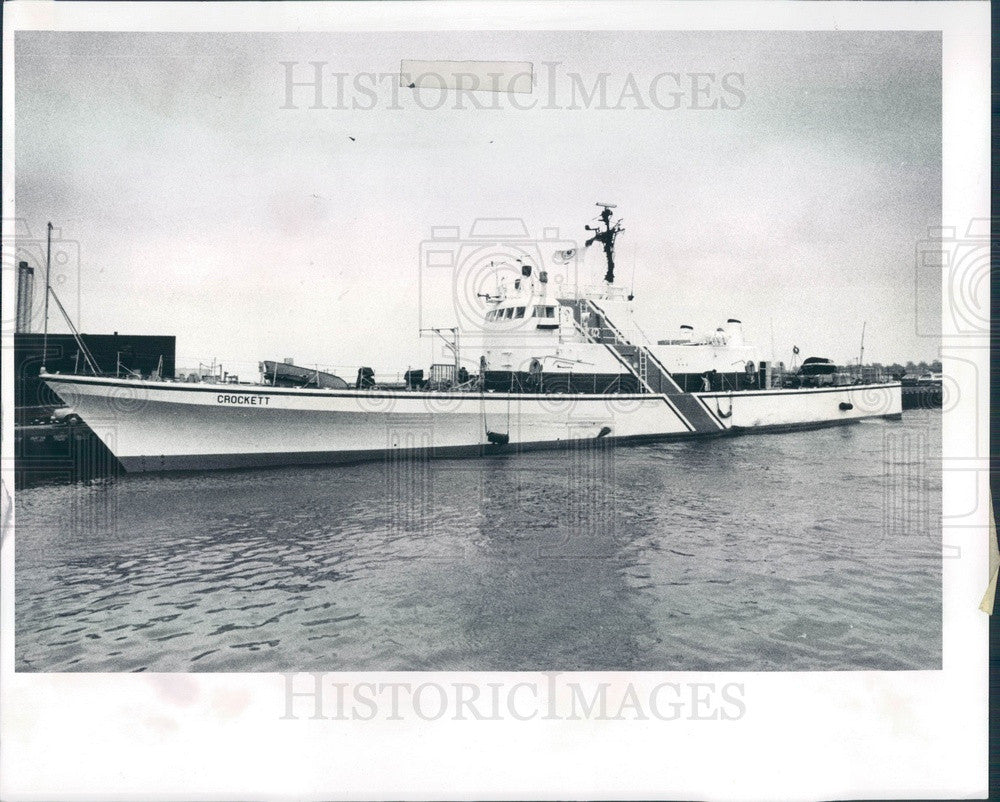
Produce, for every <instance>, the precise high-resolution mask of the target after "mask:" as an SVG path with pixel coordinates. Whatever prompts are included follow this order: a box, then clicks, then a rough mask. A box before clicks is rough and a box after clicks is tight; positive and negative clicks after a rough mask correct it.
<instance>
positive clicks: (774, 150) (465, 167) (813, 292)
mask: <svg viewBox="0 0 1000 802" xmlns="http://www.w3.org/2000/svg"><path fill="white" fill-rule="evenodd" d="M15 48H16V53H15V56H16V95H15V102H16V170H17V173H16V198H15V201H16V213H17V217H18V218H20V219H21V220H22V221H23V224H24V225H26V226H27V227H28V228H29V229H30V230H31V232H32V233H33V234H35V235H37V236H39V237H41V236H44V227H45V223H46V221H48V220H51V221H52V222H53V224H54V225H55V227H56V228H57V229H59V230H60V233H61V236H62V237H63V238H65V239H67V240H72V241H74V242H75V243H78V247H79V272H80V275H81V277H82V281H81V284H82V287H81V291H80V295H81V299H80V305H79V310H78V307H77V289H76V263H75V259H76V257H75V256H73V257H71V259H70V263H69V265H68V266H67V267H66V268H63V267H61V266H59V267H56V268H54V272H58V271H64V272H67V275H68V278H67V279H66V280H64V281H63V283H61V284H59V285H58V286H59V292H60V295H61V297H62V299H63V302H64V304H65V305H66V307H67V308H68V310H69V311H70V313H71V315H73V316H74V317H76V315H77V313H78V311H79V314H80V317H81V320H82V326H83V329H84V330H85V331H87V332H93V333H104V332H111V331H114V330H117V331H119V332H122V333H133V334H139V333H145V334H176V335H177V349H178V364H179V365H183V366H188V365H192V366H193V365H195V364H196V363H197V362H198V361H199V360H201V361H208V360H211V359H212V357H216V358H219V359H221V360H222V361H223V362H224V364H225V365H227V366H228V368H230V369H232V370H234V371H236V372H239V373H241V374H243V377H244V378H252V375H251V374H253V373H254V366H255V365H256V363H257V361H258V360H260V359H270V358H282V357H294V358H296V361H297V362H299V363H300V364H314V363H319V364H322V365H333V366H357V365H359V364H367V365H372V366H374V367H375V368H376V371H377V372H379V373H384V372H390V371H395V370H397V369H399V370H402V369H405V367H406V366H407V365H410V364H413V365H420V366H424V367H426V364H428V363H429V362H430V360H431V353H432V352H431V348H432V346H431V344H430V341H429V340H426V339H424V340H420V339H418V328H419V326H420V325H421V322H422V324H423V325H440V326H450V325H453V324H454V322H455V320H456V313H455V304H454V303H453V300H452V298H451V294H450V291H449V290H448V289H447V286H448V285H447V282H445V283H442V282H441V281H440V276H439V274H434V276H436V277H437V278H435V277H434V276H431V277H429V276H428V274H427V271H426V270H424V271H423V273H424V275H423V278H424V284H423V290H424V292H423V294H422V295H421V291H420V290H421V284H420V282H421V257H420V253H421V250H420V248H421V242H422V241H423V240H426V239H427V238H428V237H429V236H430V235H431V227H432V226H458V227H461V228H462V230H463V232H467V231H468V229H469V227H470V226H471V225H472V223H473V221H474V220H476V219H477V218H483V217H493V218H495V217H503V218H508V217H509V218H521V219H523V220H524V222H525V225H526V226H527V228H528V230H529V231H530V233H531V234H532V235H537V236H541V235H542V233H543V230H544V229H546V228H549V229H551V228H558V229H559V234H560V237H561V238H563V239H565V240H566V241H575V240H580V239H582V238H583V236H584V235H585V232H584V231H583V225H584V224H585V223H587V222H589V221H590V219H591V218H592V216H593V215H594V214H595V212H596V211H597V209H596V207H595V206H594V203H595V201H607V202H614V203H617V204H618V211H619V212H620V213H621V216H622V217H623V218H624V220H625V226H626V229H627V230H626V232H625V234H623V235H622V237H621V239H620V240H619V246H620V248H619V251H620V253H619V265H620V267H619V278H620V280H621V282H622V283H624V284H631V283H632V275H633V263H634V265H635V267H634V275H635V279H634V284H635V291H636V296H637V298H636V301H637V313H638V316H639V319H640V321H641V322H642V323H643V324H644V328H645V329H646V330H647V331H648V332H649V333H650V334H651V335H654V336H664V335H667V334H668V333H670V332H672V331H673V330H675V329H676V328H677V326H678V325H680V324H681V323H685V322H686V323H691V324H694V325H695V326H696V327H698V328H712V329H714V328H715V326H716V325H718V324H719V323H721V322H723V321H725V319H726V318H728V317H738V318H741V319H742V320H743V321H744V324H745V331H746V335H747V337H748V338H750V339H752V340H753V341H754V342H756V343H757V344H758V345H759V346H760V348H761V357H762V358H767V357H769V356H771V351H772V345H771V343H772V328H773V341H774V356H775V357H776V358H778V359H785V360H786V361H787V360H788V359H789V358H790V350H791V347H792V345H793V344H795V345H798V346H799V347H800V348H801V349H802V351H803V356H804V355H807V354H816V355H823V356H829V357H832V358H834V359H837V360H839V361H846V360H847V359H850V358H856V356H857V351H858V345H859V340H860V334H861V326H862V322H863V321H867V335H866V352H865V353H866V360H873V361H882V362H889V361H893V360H901V361H906V360H907V359H914V360H918V361H919V360H931V359H934V358H936V357H937V356H938V348H939V346H938V343H937V341H936V340H934V339H929V338H926V337H920V336H918V335H917V323H916V320H915V317H916V312H915V308H916V305H917V298H918V297H919V298H920V299H922V300H921V303H925V302H926V299H927V298H928V297H929V298H932V299H933V298H935V297H939V294H938V291H937V285H938V284H939V278H937V277H935V276H933V275H923V276H919V275H917V274H916V271H915V265H914V251H915V247H916V245H917V243H918V242H919V241H920V240H922V239H924V238H926V236H927V231H928V227H931V226H936V225H940V220H941V69H940V62H941V51H940V39H939V37H938V35H937V34H935V33H855V32H847V33H754V32H750V33H743V32H738V33H695V34H685V33H646V32H628V33H579V32H576V33H573V32H570V33H566V32H560V33H503V34H496V33H488V34H477V33H467V32H448V33H440V34H437V33H431V34H426V33H421V34H382V33H375V34H324V35H319V34H308V35H297V34H273V35H272V34H141V33H128V34H104V33H79V34H66V33H25V32H19V33H18V34H17V38H16V42H15ZM402 59H453V60H474V59H500V60H509V61H527V62H532V63H533V64H534V65H535V70H536V77H537V78H538V86H537V87H536V90H535V93H534V94H533V95H530V96H529V95H521V96H518V97H517V98H516V102H517V103H518V104H519V105H527V104H530V103H531V102H532V100H534V102H535V107H534V108H533V109H531V110H522V109H519V108H515V107H514V106H513V105H512V101H511V100H509V99H506V98H504V99H502V100H500V101H499V102H498V105H499V106H500V108H485V109H476V108H472V107H471V104H470V103H469V102H468V100H466V101H465V102H464V103H463V104H462V105H463V108H455V106H456V101H455V98H454V97H453V96H450V97H447V98H445V101H444V105H443V106H442V107H441V108H433V107H434V106H436V105H438V104H439V101H440V99H441V95H440V93H439V92H437V91H436V90H412V89H399V88H396V89H394V88H393V86H392V83H393V82H394V81H393V80H390V79H388V78H385V79H383V80H382V81H381V82H380V83H379V84H378V86H377V88H376V89H375V90H373V91H370V92H362V91H361V90H355V89H354V88H353V87H352V85H351V84H352V82H353V80H354V77H355V76H357V75H358V74H359V73H373V74H376V75H377V74H396V73H398V71H399V65H400V61H401V60H402ZM289 61H290V62H297V64H296V66H295V67H294V69H295V72H294V75H295V77H296V79H297V80H306V79H309V78H311V77H312V70H313V68H312V67H311V66H310V65H309V63H308V62H312V61H320V62H324V67H323V71H324V84H325V85H324V89H325V92H324V101H325V103H326V104H327V105H328V106H332V108H326V109H313V108H310V106H311V105H312V103H313V99H314V97H313V93H312V90H311V89H309V88H308V87H306V88H301V87H300V88H297V89H296V90H295V93H294V95H293V97H292V100H293V103H294V105H297V108H294V109H288V108H284V109H283V108H282V106H283V105H286V85H285V80H286V67H284V66H282V64H281V62H289ZM542 62H556V63H557V64H558V66H556V67H553V68H547V67H543V66H542ZM695 72H697V73H709V74H712V75H713V76H714V77H709V78H704V79H699V80H701V82H702V85H706V86H708V87H709V91H708V93H707V94H706V95H704V96H703V97H702V98H700V99H693V98H692V92H691V86H690V79H689V78H688V77H687V76H688V74H690V73H695ZM335 73H345V74H347V76H348V77H347V88H346V89H345V91H344V95H343V96H342V97H343V102H340V103H338V97H337V85H336V78H335V77H334V74H335ZM600 73H607V74H608V75H607V77H606V79H605V80H606V85H607V87H608V93H607V96H608V99H607V102H605V103H604V104H603V106H604V108H599V106H601V105H602V104H601V103H600V101H599V100H592V101H591V102H590V103H589V108H568V106H570V105H573V96H574V81H575V79H574V78H573V76H574V75H578V76H580V78H579V80H580V81H581V82H582V85H584V86H585V87H586V88H587V90H588V92H589V91H590V87H591V86H593V85H594V83H595V81H598V80H599V75H600ZM661 73H678V74H680V75H681V85H680V86H677V85H676V84H675V83H673V79H672V78H667V79H661V80H660V82H659V83H658V84H657V90H658V92H657V97H656V99H657V100H658V101H659V102H660V105H668V106H669V105H671V104H672V102H673V101H672V99H671V97H670V95H669V93H670V92H672V91H679V92H680V93H681V95H682V96H681V97H680V100H679V106H680V107H679V108H676V109H669V108H668V109H661V108H657V107H656V106H655V105H654V104H653V103H652V102H651V100H650V85H651V83H652V81H653V79H654V77H655V76H657V75H659V74H661ZM553 74H554V77H552V76H553ZM726 74H736V75H738V76H740V77H738V78H731V79H730V86H735V87H737V88H738V89H740V91H741V94H738V93H736V92H732V91H728V92H727V91H725V90H724V89H722V88H721V86H720V81H721V80H722V76H724V75H726ZM630 75H631V76H632V79H630V78H629V76H630ZM361 80H362V82H363V83H364V80H365V79H361ZM364 85H365V86H370V85H371V82H369V83H366V84H364ZM629 87H635V88H637V90H638V98H636V96H635V93H634V92H633V93H632V94H628V91H629ZM623 91H625V92H626V93H627V96H626V97H625V98H624V100H623V102H621V103H619V98H620V96H621V94H622V93H623ZM550 92H551V93H554V95H552V97H554V98H555V99H556V102H555V103H552V102H550V101H549V100H548V99H549V97H550ZM418 93H419V94H418ZM479 97H486V98H487V99H485V100H483V102H484V103H486V102H490V101H489V99H488V94H487V95H484V94H480V95H479ZM576 98H577V102H576V105H577V106H581V105H582V106H587V105H588V104H587V103H586V102H581V101H582V98H580V96H579V94H578V93H577V95H576ZM713 100H717V101H719V105H720V106H721V105H722V104H723V103H725V105H729V106H736V108H721V107H720V108H715V109H697V108H692V105H704V104H706V103H707V104H710V103H711V102H712V101H713ZM354 101H358V105H360V106H363V107H364V106H373V107H372V108H357V109H355V108H351V106H352V105H354ZM640 104H641V105H645V106H646V108H644V109H643V108H636V107H637V106H638V105H640ZM421 105H422V106H424V107H426V108H422V107H421ZM615 105H621V106H623V108H611V107H612V106H615ZM345 106H346V108H345ZM553 106H555V107H553ZM550 233H551V232H550ZM28 244H29V245H30V243H28ZM72 247H76V246H75V245H73V246H72ZM551 250H553V249H550V248H549V247H548V245H545V246H542V248H541V251H542V255H543V257H545V258H548V257H549V256H551V252H550V251H551ZM28 251H31V248H28V250H27V251H25V252H28ZM592 256H593V258H590V259H589V263H588V268H587V269H589V270H591V271H592V275H591V278H592V280H595V281H596V280H598V279H599V278H600V276H601V274H602V273H601V272H600V267H599V265H598V261H599V260H598V258H597V257H598V256H599V254H596V253H595V254H593V255H592ZM435 281H437V283H436V284H435ZM40 296H41V290H40V289H39V297H40ZM421 308H422V312H423V314H422V315H421V314H420V313H421ZM938 308H939V307H938ZM919 314H920V315H921V317H922V320H921V324H922V325H921V328H922V329H924V330H926V328H927V322H928V321H933V320H935V319H937V318H939V312H938V311H937V310H934V309H929V308H924V309H922V310H921V311H920V313H919ZM39 326H40V320H39V321H36V328H38V327H39ZM51 328H52V330H55V331H64V330H66V329H65V326H64V325H63V324H62V322H61V321H58V320H56V319H55V318H54V317H53V318H52V323H51ZM472 341H473V338H472V337H470V338H469V339H468V342H469V343H470V348H471V347H472V346H471V343H472ZM466 357H467V361H468V362H469V363H470V365H474V364H476V362H477V361H478V354H477V353H471V352H469V353H466ZM436 358H437V357H436ZM349 378H350V377H349Z"/></svg>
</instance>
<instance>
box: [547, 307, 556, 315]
mask: <svg viewBox="0 0 1000 802" xmlns="http://www.w3.org/2000/svg"><path fill="white" fill-rule="evenodd" d="M555 316H556V308H555V307H554V306H546V307H545V317H555Z"/></svg>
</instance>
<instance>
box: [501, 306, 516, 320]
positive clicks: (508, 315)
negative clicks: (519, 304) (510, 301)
mask: <svg viewBox="0 0 1000 802" xmlns="http://www.w3.org/2000/svg"><path fill="white" fill-rule="evenodd" d="M503 316H504V319H506V320H510V319H511V318H512V317H513V316H514V307H513V306H508V307H507V308H506V309H505V310H504V312H503Z"/></svg>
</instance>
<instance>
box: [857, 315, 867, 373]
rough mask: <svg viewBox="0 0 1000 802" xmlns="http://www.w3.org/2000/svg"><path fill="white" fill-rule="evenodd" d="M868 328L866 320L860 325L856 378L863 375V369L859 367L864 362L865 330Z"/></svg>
mask: <svg viewBox="0 0 1000 802" xmlns="http://www.w3.org/2000/svg"><path fill="white" fill-rule="evenodd" d="M867 326H868V321H867V320H866V321H865V322H864V323H862V324H861V354H860V356H858V378H862V377H863V375H864V368H863V367H861V366H862V365H863V364H864V361H865V328H866V327H867Z"/></svg>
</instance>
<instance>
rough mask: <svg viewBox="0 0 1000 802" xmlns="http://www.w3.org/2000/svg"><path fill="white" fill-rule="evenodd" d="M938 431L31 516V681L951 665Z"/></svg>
mask: <svg viewBox="0 0 1000 802" xmlns="http://www.w3.org/2000/svg"><path fill="white" fill-rule="evenodd" d="M940 441H941V426H940V413H939V412H937V411H925V410H919V411H916V412H912V413H908V414H907V417H906V419H905V420H904V421H903V422H901V423H900V422H895V423H894V422H882V421H877V422H863V423H860V424H858V425H854V426H847V427H840V428H833V429H824V430H818V431H812V432H802V433H794V434H780V435H759V436H745V437H737V438H729V439H722V440H716V441H709V442H700V443H698V442H689V443H684V442H682V443H669V444H660V445H653V446H641V447H619V448H611V447H605V448H604V449H603V450H597V451H594V450H580V451H570V452H558V453H556V452H553V453H543V454H529V455H520V456H514V457H510V458H492V459H485V460H464V461H458V460H455V461H452V460H448V461H437V462H431V463H426V462H420V461H400V462H390V463H386V462H381V463H374V464H371V465H365V466H354V467H329V468H302V469H275V470H265V471H242V472H228V473H201V474H186V475H180V474H178V475H172V476H155V475H146V476H142V475H139V476H128V477H124V478H122V479H119V480H117V481H113V482H112V481H107V482H103V483H95V484H90V485H75V486H65V485H64V486H46V487H34V488H28V489H24V490H21V491H18V493H17V500H16V514H17V534H16V538H17V539H16V569H17V574H16V576H17V579H16V619H17V640H16V661H17V668H18V670H29V671H66V670H78V671H141V670H150V671H274V670H292V669H303V670H307V669H315V670H320V669H326V670H336V669H342V670H349V669H370V670H374V669H453V670H458V669H472V670H519V669H561V670H574V669H577V670H584V669H592V670H601V669H631V670H674V669H684V670H687V669H690V670H707V669H733V670H771V669H817V670H818V669H871V668H883V669H921V668H922V669H931V668H939V667H940V665H941V546H940V543H941V537H940V505H941V484H940V468H939V462H938V460H939V459H940Z"/></svg>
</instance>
